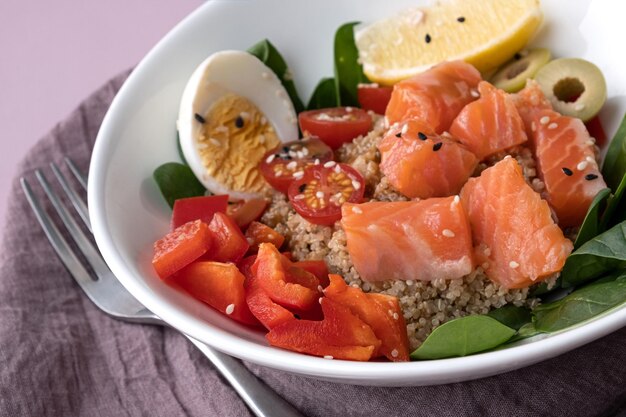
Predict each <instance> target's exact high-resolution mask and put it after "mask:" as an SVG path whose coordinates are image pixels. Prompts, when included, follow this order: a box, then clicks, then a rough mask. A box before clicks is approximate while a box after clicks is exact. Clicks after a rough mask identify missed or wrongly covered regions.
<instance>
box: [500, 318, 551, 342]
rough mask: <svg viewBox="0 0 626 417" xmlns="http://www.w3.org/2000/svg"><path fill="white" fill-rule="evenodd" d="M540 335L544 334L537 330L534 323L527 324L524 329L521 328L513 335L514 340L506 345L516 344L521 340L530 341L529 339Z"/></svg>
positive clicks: (510, 340) (511, 339)
mask: <svg viewBox="0 0 626 417" xmlns="http://www.w3.org/2000/svg"><path fill="white" fill-rule="evenodd" d="M539 333H543V332H540V331H538V330H537V329H535V325H534V323H532V322H531V323H526V324H524V325H523V326H522V327H520V328H519V330H518V331H517V333H515V335H513V337H512V338H510V339H509V340H507V341H506V344H507V345H508V344H509V343H515V342H517V341H519V340H523V339H528V338H529V337H533V336H536V335H538V334H539Z"/></svg>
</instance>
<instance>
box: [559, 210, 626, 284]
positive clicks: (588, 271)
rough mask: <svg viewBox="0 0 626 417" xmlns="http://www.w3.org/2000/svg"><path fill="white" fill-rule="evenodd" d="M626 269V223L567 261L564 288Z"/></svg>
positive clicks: (562, 274)
mask: <svg viewBox="0 0 626 417" xmlns="http://www.w3.org/2000/svg"><path fill="white" fill-rule="evenodd" d="M624 267H626V222H622V223H619V224H617V225H616V226H613V227H612V228H611V229H609V230H607V231H606V232H604V233H602V234H600V235H598V236H596V237H594V238H593V239H591V240H590V241H588V242H587V243H585V244H584V245H582V246H581V247H580V248H578V249H577V250H576V251H574V252H573V253H572V254H571V255H570V256H568V258H567V260H566V261H565V266H564V267H563V271H562V272H561V277H562V279H563V280H562V285H563V287H565V288H567V287H572V286H576V285H579V284H582V283H583V282H586V281H589V280H591V279H594V278H598V277H599V276H601V275H603V274H606V273H607V272H610V271H613V270H615V269H619V268H624Z"/></svg>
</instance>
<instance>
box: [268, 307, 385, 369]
mask: <svg viewBox="0 0 626 417" xmlns="http://www.w3.org/2000/svg"><path fill="white" fill-rule="evenodd" d="M320 302H321V305H322V311H323V312H324V320H322V321H311V320H291V321H288V322H286V323H283V324H280V325H278V326H276V327H274V328H272V329H271V330H270V332H269V333H268V334H267V335H266V336H265V337H266V338H267V340H268V341H269V343H270V344H271V345H272V346H277V347H281V348H284V349H289V350H293V351H296V352H303V353H308V354H310V355H316V356H325V357H326V356H331V357H332V358H334V359H347V360H355V361H368V360H369V359H370V358H371V357H372V355H373V354H374V353H375V352H376V351H377V350H378V348H379V346H380V343H381V342H380V340H378V338H377V337H376V335H375V334H374V332H373V331H372V329H371V327H370V326H368V325H367V324H366V323H364V322H363V321H362V320H361V319H359V318H358V317H357V316H355V315H354V314H352V313H351V312H350V309H349V308H347V307H345V306H343V305H341V304H339V303H337V302H335V301H333V300H331V299H329V298H326V297H324V298H322V299H321V301H320Z"/></svg>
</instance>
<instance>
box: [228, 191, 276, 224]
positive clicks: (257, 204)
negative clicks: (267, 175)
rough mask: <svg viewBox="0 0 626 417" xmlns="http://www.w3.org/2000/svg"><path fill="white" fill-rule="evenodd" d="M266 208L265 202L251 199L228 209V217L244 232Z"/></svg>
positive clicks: (261, 199) (260, 199)
mask: <svg viewBox="0 0 626 417" xmlns="http://www.w3.org/2000/svg"><path fill="white" fill-rule="evenodd" d="M266 208H267V200H265V199H264V198H253V199H250V200H246V201H244V202H242V203H240V204H233V205H232V206H230V207H228V209H229V210H228V215H229V216H230V217H231V218H232V219H233V220H234V221H235V223H237V226H239V228H240V229H241V230H245V229H246V227H248V225H249V224H250V223H252V222H253V221H255V220H258V219H259V218H260V217H261V216H262V215H263V213H264V212H265V209H266Z"/></svg>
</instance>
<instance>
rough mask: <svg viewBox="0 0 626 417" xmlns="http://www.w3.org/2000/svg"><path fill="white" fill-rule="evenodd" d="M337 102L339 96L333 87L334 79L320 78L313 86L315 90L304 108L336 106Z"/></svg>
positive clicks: (314, 108) (313, 108) (315, 108)
mask: <svg viewBox="0 0 626 417" xmlns="http://www.w3.org/2000/svg"><path fill="white" fill-rule="evenodd" d="M339 104H340V103H339V96H337V90H336V89H335V79H334V78H322V79H321V80H320V82H319V83H318V84H317V87H315V91H313V95H311V99H310V100H309V104H308V105H307V106H306V108H307V110H317V109H324V108H326V107H337V106H339Z"/></svg>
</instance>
